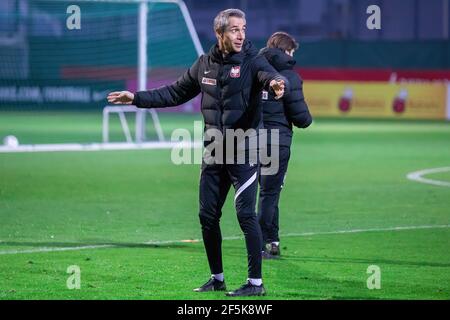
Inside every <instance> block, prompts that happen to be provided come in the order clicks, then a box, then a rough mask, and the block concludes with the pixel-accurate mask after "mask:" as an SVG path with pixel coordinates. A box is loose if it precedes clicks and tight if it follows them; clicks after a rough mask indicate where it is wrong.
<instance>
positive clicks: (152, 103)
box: [108, 9, 288, 296]
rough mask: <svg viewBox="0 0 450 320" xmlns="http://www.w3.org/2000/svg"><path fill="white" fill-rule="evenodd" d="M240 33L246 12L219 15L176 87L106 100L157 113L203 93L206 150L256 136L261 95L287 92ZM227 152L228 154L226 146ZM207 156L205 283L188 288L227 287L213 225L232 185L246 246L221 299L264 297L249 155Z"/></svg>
mask: <svg viewBox="0 0 450 320" xmlns="http://www.w3.org/2000/svg"><path fill="white" fill-rule="evenodd" d="M245 28H246V25H245V14H244V13H243V12H242V11H240V10H238V9H228V10H224V11H222V12H220V13H219V14H218V15H217V17H216V18H215V20H214V30H215V34H216V37H217V40H218V43H217V44H216V45H214V46H213V47H212V48H211V49H210V51H209V53H207V54H204V55H202V56H201V57H199V58H198V59H197V61H195V63H194V64H193V65H192V66H191V67H190V68H189V69H188V70H187V71H186V72H185V73H184V74H183V75H182V76H181V77H180V78H179V79H178V80H177V81H176V82H175V83H173V84H171V85H168V86H163V87H161V88H158V89H153V90H148V91H141V92H136V93H134V94H133V93H131V92H128V91H120V92H112V93H110V94H109V96H108V101H109V102H111V103H115V104H120V103H122V104H133V105H135V106H137V107H140V108H163V107H169V106H176V105H180V104H183V103H185V102H187V101H188V100H190V99H192V98H194V97H195V96H197V95H198V94H199V93H202V102H201V111H202V114H203V118H204V124H205V128H204V129H205V130H204V146H205V150H206V149H207V148H208V147H209V146H210V145H211V144H212V143H213V142H212V141H211V140H212V139H210V138H211V136H214V133H217V132H221V133H223V134H224V135H225V138H220V139H219V140H221V141H219V142H220V143H219V144H221V145H222V146H224V145H225V144H226V143H225V142H226V141H225V140H226V134H225V131H227V130H236V129H240V130H245V131H248V130H250V129H253V130H254V131H255V132H257V129H260V128H262V111H261V105H260V103H259V100H260V92H261V90H262V89H263V88H266V90H269V91H270V92H271V94H273V95H274V96H275V97H277V98H281V97H282V96H283V94H284V90H285V87H286V89H287V88H288V81H287V80H286V79H285V78H284V77H283V76H281V75H280V74H279V73H278V72H277V71H276V70H275V69H274V68H273V67H272V66H271V65H270V64H269V63H268V62H267V60H266V58H265V57H264V56H260V55H258V51H257V50H256V49H255V48H254V47H253V45H252V44H251V42H250V41H248V40H246V39H245ZM216 142H217V141H215V140H214V143H216ZM234 145H235V142H234V139H233V143H232V146H234ZM245 148H246V147H244V149H245ZM232 151H233V152H234V151H235V150H232ZM226 153H230V152H229V150H228V149H227V150H226ZM211 156H212V158H213V160H214V161H212V162H211V159H210V158H208V159H206V157H205V156H204V157H203V161H202V168H201V177H200V191H199V193H200V197H199V198H200V199H199V200H200V213H199V217H200V223H201V226H202V235H203V242H204V245H205V250H206V255H207V258H208V263H209V266H210V270H211V278H210V279H209V280H208V281H207V282H206V283H205V284H204V285H202V286H201V287H199V288H196V289H194V291H197V292H204V291H215V290H223V291H224V290H226V287H225V281H224V275H223V265H222V235H221V231H220V226H219V221H220V217H221V215H222V207H223V204H224V202H225V199H226V197H227V194H228V191H229V189H230V187H231V185H233V187H234V189H235V191H236V192H235V196H234V201H235V207H236V211H237V216H238V220H239V224H240V227H241V229H242V231H243V233H244V235H245V241H246V247H247V256H248V279H247V282H246V283H245V284H244V285H243V286H241V287H240V288H238V289H237V290H234V291H231V292H228V293H227V295H229V296H254V295H264V294H265V292H266V291H265V288H264V286H263V284H262V272H261V263H262V257H261V241H262V237H261V229H260V226H259V223H258V220H257V215H256V196H257V187H258V182H257V181H258V165H257V163H256V164H255V163H254V162H251V161H250V157H247V158H246V159H245V160H246V161H245V163H239V162H238V163H236V162H232V163H229V162H228V159H227V161H226V162H224V161H222V160H223V159H215V156H214V155H212V154H211ZM207 160H208V161H207ZM232 160H233V159H232Z"/></svg>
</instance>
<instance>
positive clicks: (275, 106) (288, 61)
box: [258, 32, 312, 258]
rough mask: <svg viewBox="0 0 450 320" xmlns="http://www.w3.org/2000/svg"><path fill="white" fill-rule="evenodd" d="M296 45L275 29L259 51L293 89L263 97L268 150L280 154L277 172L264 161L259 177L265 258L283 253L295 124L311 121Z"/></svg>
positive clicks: (302, 126)
mask: <svg viewBox="0 0 450 320" xmlns="http://www.w3.org/2000/svg"><path fill="white" fill-rule="evenodd" d="M297 49H298V43H297V42H296V41H295V39H294V38H293V37H292V36H290V35H289V34H287V33H285V32H276V33H274V34H273V35H272V36H271V37H270V38H269V40H268V41H267V47H266V48H263V49H261V51H260V55H263V56H264V57H266V59H267V60H268V61H269V63H270V64H271V65H272V66H273V67H274V68H275V69H276V70H277V71H278V72H280V74H281V75H283V76H285V77H286V78H287V79H288V81H289V83H290V90H289V91H287V92H286V93H285V95H284V97H283V98H282V99H276V97H275V96H274V95H273V94H272V93H271V92H267V91H263V92H262V97H261V98H262V100H261V104H262V109H263V121H264V128H265V129H267V130H268V146H267V150H268V151H269V152H270V150H271V147H278V154H279V167H278V171H277V172H276V173H275V174H273V173H272V174H264V169H265V167H264V165H263V166H262V169H261V170H262V174H261V175H260V180H259V183H260V192H259V204H258V218H259V223H260V225H261V230H262V235H263V249H262V252H263V258H276V257H279V256H280V243H279V242H280V238H279V234H278V230H279V209H278V203H279V200H280V193H281V190H282V188H283V184H284V179H285V175H286V171H287V168H288V162H289V157H290V154H291V150H290V147H291V143H292V126H293V125H294V126H296V127H298V128H307V127H308V126H309V125H310V124H311V122H312V117H311V114H310V112H309V110H308V105H307V104H306V102H305V98H304V96H303V81H302V79H301V78H300V76H299V75H298V73H297V72H295V71H294V70H293V68H294V65H295V63H296V61H295V60H294V58H293V55H294V52H295V50H297ZM271 130H278V132H279V139H278V140H279V141H271V138H272V136H271V135H270V132H271ZM274 144H276V146H273V145H274Z"/></svg>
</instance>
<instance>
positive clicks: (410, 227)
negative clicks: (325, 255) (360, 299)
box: [0, 224, 450, 255]
mask: <svg viewBox="0 0 450 320" xmlns="http://www.w3.org/2000/svg"><path fill="white" fill-rule="evenodd" d="M443 228H450V224H443V225H428V226H427V225H425V226H403V227H389V228H372V229H351V230H337V231H324V232H303V233H286V234H284V235H281V237H308V236H317V235H331V234H346V233H363V232H381V231H403V230H420V229H443ZM222 239H223V240H239V239H243V236H231V237H224V238H222ZM201 241H202V240H201V239H190V240H189V241H188V242H201ZM186 242H187V241H186V240H167V241H148V242H144V243H137V244H147V245H162V244H176V243H186ZM117 247H120V245H114V244H102V245H90V246H77V247H62V248H61V247H59V248H56V247H55V248H48V247H42V248H36V249H27V250H8V251H0V255H4V254H21V253H40V252H56V251H76V250H86V249H103V248H117Z"/></svg>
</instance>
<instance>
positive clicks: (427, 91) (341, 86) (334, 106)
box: [303, 81, 447, 119]
mask: <svg viewBox="0 0 450 320" xmlns="http://www.w3.org/2000/svg"><path fill="white" fill-rule="evenodd" d="M303 90H304V94H305V99H306V102H307V103H308V106H309V108H310V110H311V113H312V115H313V116H345V117H355V118H365V117H367V118H370V117H372V118H405V119H446V118H447V85H446V84H443V83H414V84H409V83H408V84H400V83H393V84H390V83H380V82H338V81H305V82H304V84H303Z"/></svg>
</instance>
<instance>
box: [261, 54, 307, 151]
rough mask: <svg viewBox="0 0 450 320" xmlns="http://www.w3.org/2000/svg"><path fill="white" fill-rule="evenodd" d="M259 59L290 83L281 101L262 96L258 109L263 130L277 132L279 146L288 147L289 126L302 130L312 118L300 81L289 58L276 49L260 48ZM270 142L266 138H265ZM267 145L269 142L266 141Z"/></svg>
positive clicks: (269, 96)
mask: <svg viewBox="0 0 450 320" xmlns="http://www.w3.org/2000/svg"><path fill="white" fill-rule="evenodd" d="M260 55H263V56H265V57H266V59H267V61H269V63H270V64H271V65H272V66H273V67H274V68H275V69H276V70H277V71H278V72H280V74H281V75H283V76H284V77H286V78H287V79H288V80H289V83H290V90H289V89H288V90H286V92H285V95H284V97H283V98H282V99H279V100H275V97H274V95H273V94H272V93H271V92H266V91H263V92H262V99H261V104H262V109H263V119H264V128H265V129H279V130H280V142H279V144H280V145H283V146H290V145H291V142H292V125H295V126H296V127H299V128H306V127H308V126H309V125H310V124H311V122H312V117H311V114H310V112H309V109H308V105H307V104H306V102H305V98H304V96H303V81H302V79H301V78H300V76H299V75H298V74H297V73H296V72H295V71H294V70H293V68H294V65H295V60H294V58H293V57H291V56H289V55H287V54H286V53H284V52H283V51H282V50H281V49H277V48H263V49H261V51H260ZM269 138H270V137H269ZM269 143H270V140H269Z"/></svg>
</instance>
